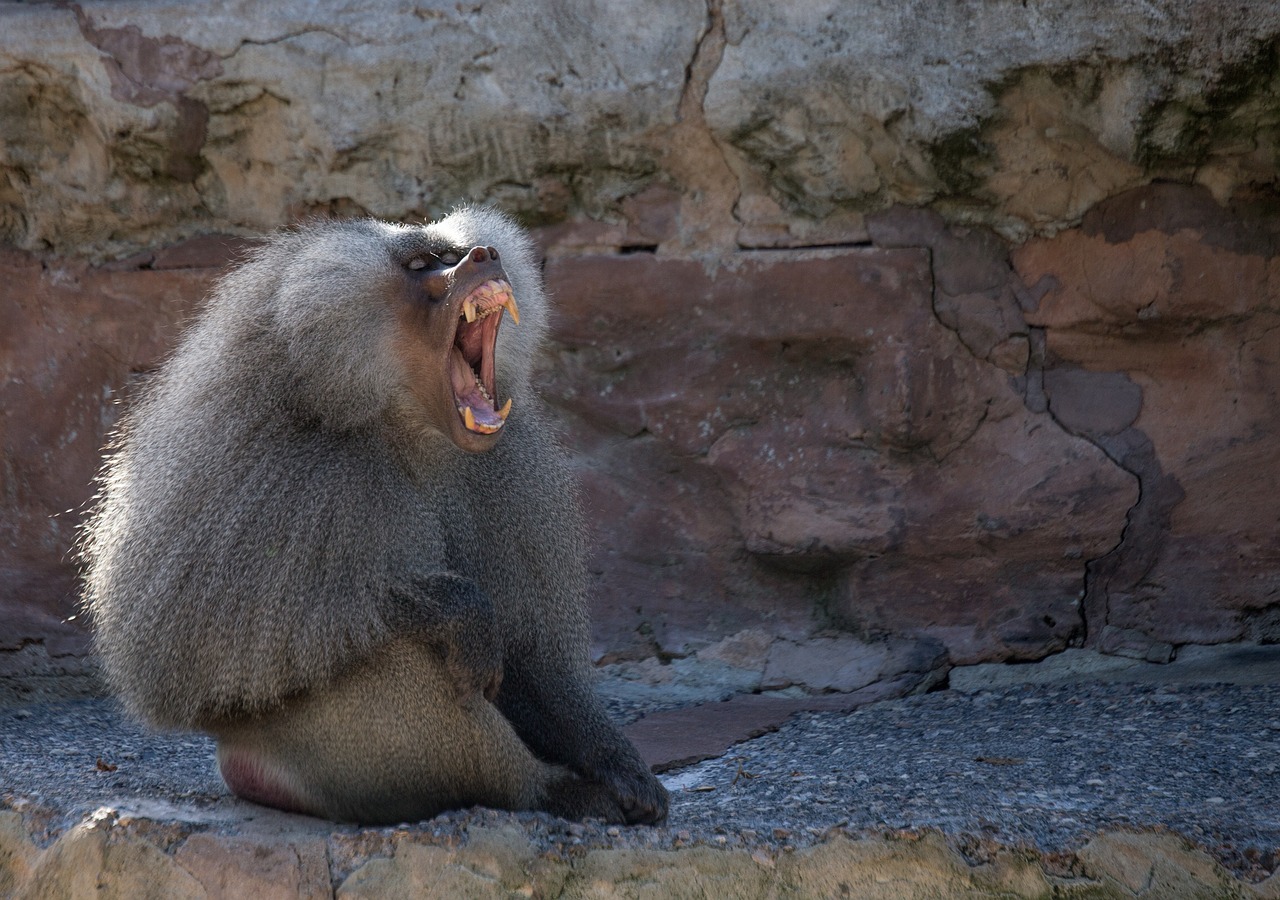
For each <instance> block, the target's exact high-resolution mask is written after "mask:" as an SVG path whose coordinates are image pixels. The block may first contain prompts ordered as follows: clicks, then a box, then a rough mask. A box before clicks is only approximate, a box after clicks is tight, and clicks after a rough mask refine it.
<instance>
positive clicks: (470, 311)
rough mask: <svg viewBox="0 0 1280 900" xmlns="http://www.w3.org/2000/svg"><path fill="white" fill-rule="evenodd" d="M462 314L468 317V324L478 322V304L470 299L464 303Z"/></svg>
mask: <svg viewBox="0 0 1280 900" xmlns="http://www.w3.org/2000/svg"><path fill="white" fill-rule="evenodd" d="M462 314H463V315H464V316H466V317H467V321H468V322H474V321H475V320H476V304H475V301H474V300H472V299H471V298H470V297H468V298H467V299H466V300H463V301H462Z"/></svg>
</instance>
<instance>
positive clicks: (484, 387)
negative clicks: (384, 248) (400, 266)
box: [397, 247, 520, 453]
mask: <svg viewBox="0 0 1280 900" xmlns="http://www.w3.org/2000/svg"><path fill="white" fill-rule="evenodd" d="M404 268H405V272H406V276H405V277H406V279H407V291H406V298H405V303H404V304H403V305H402V307H401V310H400V315H399V323H398V324H399V340H398V341H397V353H398V354H399V355H400V357H401V360H402V362H403V363H404V369H405V370H406V372H407V374H408V376H409V388H410V390H411V391H412V392H413V394H414V396H415V397H416V398H417V400H418V402H419V403H420V404H421V405H422V408H423V410H424V411H425V413H426V415H427V418H428V419H429V421H430V422H431V424H433V425H435V426H436V427H437V428H439V429H440V430H441V431H443V432H444V433H445V434H446V435H448V436H449V437H450V438H451V439H452V440H453V442H454V443H455V444H457V445H458V446H459V447H461V448H462V449H463V450H467V451H469V452H472V453H478V452H481V451H484V450H488V449H489V448H490V447H492V446H493V445H494V444H495V443H496V442H497V440H498V437H499V435H500V434H501V432H502V427H503V425H504V424H505V423H506V420H507V416H508V415H510V413H511V406H512V400H511V396H510V394H509V392H508V389H507V388H505V386H504V385H501V384H499V383H498V382H497V371H496V359H495V353H496V348H497V342H498V329H499V328H500V327H502V322H503V318H504V315H503V314H504V313H508V314H510V316H511V324H512V325H518V324H519V323H520V315H519V313H518V312H517V310H516V301H515V296H514V295H513V293H512V291H511V285H510V284H509V283H508V281H507V275H506V272H505V271H503V268H502V261H501V260H500V258H499V255H498V251H497V249H495V248H493V247H472V248H471V249H469V250H466V249H447V250H439V249H436V250H432V251H428V250H422V251H420V252H418V253H415V254H413V255H412V256H410V258H409V259H408V260H407V261H405V263H404Z"/></svg>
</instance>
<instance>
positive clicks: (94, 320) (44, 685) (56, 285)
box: [0, 251, 225, 701]
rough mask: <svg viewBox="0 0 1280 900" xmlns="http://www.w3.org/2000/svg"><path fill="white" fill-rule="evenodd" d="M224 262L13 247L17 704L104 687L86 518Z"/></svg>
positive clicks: (0, 454)
mask: <svg viewBox="0 0 1280 900" xmlns="http://www.w3.org/2000/svg"><path fill="white" fill-rule="evenodd" d="M223 259H225V255H224V257H223ZM216 271H217V270H216V269H210V268H201V269H177V268H173V269H166V270H164V271H143V270H137V269H132V270H110V269H103V268H92V267H89V266H87V265H85V264H83V263H70V262H63V263H58V264H54V265H42V264H41V263H40V262H39V261H38V260H36V259H35V258H34V257H31V256H29V255H26V254H22V253H15V252H12V251H10V252H8V253H5V254H0V285H2V287H0V290H2V291H3V292H4V297H5V302H3V303H0V373H3V380H2V381H0V459H2V460H3V465H2V466H0V621H2V622H3V623H4V624H3V626H2V627H0V657H4V658H6V659H8V660H9V661H8V662H4V663H0V681H3V682H4V687H3V688H2V689H0V694H3V695H5V696H6V698H7V699H9V700H10V701H11V700H13V699H18V698H21V697H25V696H30V695H31V694H32V693H33V692H34V693H42V694H46V695H48V694H57V693H63V694H66V693H67V692H73V693H74V692H84V691H91V690H92V689H93V687H92V675H93V670H92V668H91V667H89V666H87V665H86V663H85V661H84V659H83V656H84V654H85V653H86V651H87V649H88V643H87V640H86V638H85V634H84V631H83V629H82V627H81V626H80V624H79V620H78V618H77V612H78V609H77V603H76V599H75V561H74V558H73V556H72V553H71V547H72V542H73V540H74V536H75V529H76V526H77V524H78V523H79V521H80V516H81V514H82V513H83V511H84V508H85V505H86V501H87V500H88V499H89V497H90V495H91V493H92V485H91V482H92V480H93V477H94V475H95V474H96V473H97V471H98V468H99V466H100V463H101V456H100V451H101V448H102V446H103V445H104V444H105V443H106V439H107V435H108V433H109V432H110V430H111V429H112V427H114V423H115V420H116V416H117V414H118V411H119V406H118V405H117V404H118V401H119V400H120V398H121V397H125V396H127V395H128V393H129V391H130V389H131V388H132V387H133V386H134V385H135V384H136V382H137V381H138V380H139V379H140V378H142V377H144V376H145V373H146V372H147V371H148V370H149V369H151V368H153V367H154V366H155V365H156V364H157V363H158V361H159V360H160V359H161V358H162V357H163V355H164V354H165V353H166V352H167V351H168V350H169V349H170V348H171V347H172V345H173V343H174V341H175V340H176V337H177V335H178V333H179V330H180V328H181V323H182V321H183V319H184V318H185V317H186V316H187V315H188V314H189V313H190V311H191V310H192V309H193V308H194V306H195V304H196V302H197V301H198V300H199V299H200V297H201V296H202V294H203V293H204V291H205V290H206V288H207V286H208V285H209V283H210V281H211V280H212V278H213V276H214V274H215V273H216ZM33 642H35V643H38V644H40V645H41V648H40V649H35V648H32V649H27V648H28V647H29V646H30V645H31V644H32V643H33ZM11 653H17V654H19V655H21V656H23V657H24V661H23V662H22V664H21V665H19V664H18V661H17V660H16V658H15V657H12V656H10V654H11ZM62 675H65V676H68V677H66V678H65V680H63V681H61V683H60V684H59V685H57V686H55V685H54V684H53V683H52V682H53V680H54V679H55V678H57V677H58V676H62ZM27 676H29V677H27Z"/></svg>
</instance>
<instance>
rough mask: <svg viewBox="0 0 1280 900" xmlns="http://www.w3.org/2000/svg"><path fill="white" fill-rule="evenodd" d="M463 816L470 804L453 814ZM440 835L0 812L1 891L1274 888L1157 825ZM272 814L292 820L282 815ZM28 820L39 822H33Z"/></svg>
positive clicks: (1144, 893)
mask: <svg viewBox="0 0 1280 900" xmlns="http://www.w3.org/2000/svg"><path fill="white" fill-rule="evenodd" d="M463 815H471V814H463ZM474 816H475V818H477V819H481V820H484V819H490V820H495V821H493V822H491V823H488V824H480V823H478V822H472V823H466V824H464V825H463V827H462V828H461V833H460V834H458V833H454V832H449V833H446V834H444V835H442V834H441V832H440V830H439V829H436V830H435V831H433V830H432V828H431V823H427V824H425V825H422V826H418V827H413V828H394V829H376V830H374V829H366V830H335V831H333V832H330V833H328V834H325V833H323V832H317V831H316V830H315V829H314V828H310V827H301V826H294V827H290V826H288V825H287V824H284V825H281V824H279V823H277V826H276V828H274V829H272V830H270V831H267V832H264V833H258V834H245V833H235V832H229V831H228V830H227V829H225V828H220V827H209V826H199V825H192V824H191V823H184V822H178V821H172V820H169V821H166V820H159V819H148V818H141V817H136V816H128V815H121V814H119V813H118V812H116V811H113V810H108V809H101V810H99V811H97V812H95V813H94V814H92V815H91V816H89V817H87V818H85V819H84V820H83V821H81V822H79V823H78V824H76V825H75V826H74V827H72V828H70V829H68V830H66V831H65V832H63V833H62V834H61V835H60V836H58V837H57V838H56V839H54V840H53V841H52V842H50V843H48V844H47V845H45V846H41V845H40V844H39V843H38V842H37V841H36V840H34V839H33V838H32V836H31V829H32V826H33V823H34V822H38V821H39V814H38V812H37V811H34V810H31V809H27V810H25V814H24V812H19V811H17V810H15V809H12V808H9V809H4V810H2V811H0V891H2V892H4V893H5V894H6V896H12V897H15V898H24V900H25V898H40V897H62V898H79V897H89V896H94V897H99V896H112V897H159V896H163V897H191V898H212V897H259V898H275V897H281V898H287V897H330V896H334V897H349V898H356V897H379V898H387V897H451V898H456V897H564V898H569V897H685V896H708V895H709V896H717V897H776V896H798V897H831V896H856V897H865V898H872V897H876V898H878V897H885V898H889V897H920V896H929V897H940V898H945V897H976V896H1001V897H1045V896H1053V897H1090V898H1106V897H1117V898H1119V897H1250V896H1252V897H1280V876H1277V875H1273V876H1272V877H1271V878H1270V879H1268V880H1267V881H1265V882H1262V883H1260V884H1254V885H1250V884H1247V883H1246V882H1243V881H1241V880H1238V879H1236V878H1234V877H1233V876H1232V875H1231V874H1230V873H1228V872H1227V871H1226V870H1224V869H1223V868H1222V867H1221V866H1219V865H1218V864H1217V863H1216V862H1214V860H1213V859H1212V858H1211V857H1210V856H1209V855H1208V854H1207V853H1205V852H1204V851H1203V850H1202V849H1199V848H1197V847H1196V846H1194V845H1193V844H1191V843H1189V842H1188V841H1186V840H1185V839H1183V838H1181V837H1178V836H1177V835H1173V834H1169V833H1164V832H1160V831H1106V832H1102V833H1100V834H1097V835H1095V836H1093V837H1092V838H1091V839H1089V840H1088V842H1087V843H1085V844H1084V845H1083V846H1082V847H1080V848H1078V849H1076V850H1070V851H1064V852H1059V853H1040V852H1037V851H1035V850H1029V849H1027V848H1024V847H1010V846H1005V845H1001V844H998V843H994V842H990V841H982V840H978V839H974V838H967V837H962V838H959V839H948V838H946V837H944V836H943V835H942V834H941V833H939V832H937V831H932V830H924V831H919V832H910V831H897V832H882V833H874V834H846V833H844V832H841V831H836V832H834V833H831V834H829V835H827V836H826V837H825V838H824V839H823V840H822V841H821V842H819V843H817V844H815V845H814V846H812V847H808V848H804V849H795V848H792V847H789V846H784V847H782V848H779V847H777V846H776V845H771V844H770V843H768V842H766V841H763V840H762V841H760V842H759V843H758V844H757V845H755V846H752V845H750V844H748V845H743V846H734V847H717V846H706V845H700V844H691V845H686V844H684V842H682V841H681V839H680V837H679V836H678V835H677V836H676V838H675V841H674V843H673V844H672V846H671V847H670V848H669V849H651V848H650V846H646V845H652V844H654V843H656V841H654V840H652V838H653V837H654V835H655V832H656V831H657V830H656V829H625V833H624V830H622V829H609V830H608V832H605V833H604V835H603V838H604V840H600V839H599V838H600V837H601V836H600V835H597V839H596V840H586V839H584V837H583V836H582V835H583V833H584V832H585V829H584V828H583V827H582V826H572V825H568V824H567V823H561V824H562V825H563V826H564V827H563V828H562V829H561V832H560V834H559V835H555V836H553V838H552V839H551V840H546V839H545V838H544V839H541V840H540V839H538V838H534V837H530V835H529V834H527V833H526V832H525V831H524V830H522V829H521V828H520V826H519V823H515V822H510V821H509V822H506V823H502V822H500V821H497V820H501V819H514V818H515V817H512V816H500V815H499V814H496V813H485V812H477V813H475V814H474ZM277 818H279V819H286V818H291V817H284V816H280V817H277ZM37 830H38V826H37Z"/></svg>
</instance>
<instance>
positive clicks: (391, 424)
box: [82, 208, 667, 823]
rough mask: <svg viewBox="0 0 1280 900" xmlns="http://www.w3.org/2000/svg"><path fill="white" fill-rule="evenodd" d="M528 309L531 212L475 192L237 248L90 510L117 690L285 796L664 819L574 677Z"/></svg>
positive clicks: (566, 572)
mask: <svg viewBox="0 0 1280 900" xmlns="http://www.w3.org/2000/svg"><path fill="white" fill-rule="evenodd" d="M517 304H518V305H517ZM547 315H548V312H547V300H546V297H545V296H544V294H543V291H542V287H541V285H540V276H539V274H538V269H537V265H536V262H535V259H534V256H533V252H532V248H531V245H530V242H529V239H528V237H527V236H526V235H525V234H524V232H523V231H522V230H521V229H519V228H518V227H517V226H516V225H514V224H513V223H512V222H511V221H509V220H508V219H506V218H505V217H503V216H502V215H500V214H498V213H496V212H493V211H490V210H483V209H476V208H465V209H461V210H458V211H456V212H454V213H453V214H451V215H449V216H448V217H446V218H444V219H442V220H441V221H439V222H436V223H434V224H430V225H425V226H407V225H395V224H388V223H384V222H378V221H373V220H364V221H354V222H336V223H315V224H308V225H304V226H300V227H297V228H295V229H293V230H289V231H286V232H283V233H280V234H277V235H276V236H274V237H273V238H271V239H270V240H269V241H267V242H266V243H265V245H263V246H262V247H261V248H260V249H257V250H256V251H254V252H253V253H252V254H251V255H250V256H249V257H248V258H247V259H246V260H245V261H244V262H243V264H242V265H240V266H239V267H238V268H236V269H235V270H234V271H233V272H232V273H231V274H229V275H227V276H226V277H225V278H224V279H223V280H222V281H221V282H220V283H219V285H218V286H217V287H216V289H215V290H214V291H213V293H212V295H211V297H210V299H209V300H208V302H207V305H206V307H205V308H204V309H203V311H202V312H201V313H200V315H199V316H198V317H197V319H196V320H195V322H194V323H193V325H192V327H191V328H190V329H189V331H188V332H187V334H186V335H185V337H184V339H183V340H182V341H181V343H180V345H179V347H178V349H177V350H176V351H175V353H174V354H173V356H172V357H171V358H170V359H168V360H167V362H166V363H165V364H164V365H163V366H162V367H161V369H160V370H159V371H158V372H157V373H156V374H155V375H153V376H152V378H151V380H150V381H149V382H148V384H147V385H146V386H145V387H144V388H143V389H142V391H141V396H140V398H139V400H138V401H137V403H136V404H135V405H134V407H133V408H132V410H131V411H130V412H128V413H126V415H125V417H124V418H123V420H122V425H121V427H120V429H119V432H118V434H117V436H116V440H115V447H114V453H113V454H110V455H109V456H108V460H107V462H106V463H105V465H104V468H103V472H102V475H101V477H100V490H99V495H98V497H97V498H96V506H95V510H94V511H93V512H92V514H91V516H90V518H89V520H88V522H87V525H86V528H85V533H84V535H83V538H82V553H83V558H84V562H85V608H86V610H87V611H88V612H89V613H90V616H91V619H92V622H93V624H94V631H95V639H96V642H97V646H98V648H99V652H100V654H101V658H102V660H103V665H104V670H105V673H106V675H107V678H108V680H109V682H110V683H111V684H112V685H113V686H114V687H115V689H116V690H117V692H118V694H119V695H120V696H121V697H122V698H123V701H124V703H125V705H126V707H127V708H128V709H129V710H130V711H131V712H132V713H133V714H135V715H137V716H139V717H141V718H142V719H144V720H145V721H147V722H148V723H150V724H151V725H153V726H155V727H158V728H164V729H181V730H198V731H204V732H207V733H209V734H211V735H212V736H213V737H214V738H215V739H216V741H217V746H218V750H217V757H218V764H219V767H220V770H221V772H222V775H223V778H224V780H225V781H226V782H227V785H228V786H229V787H230V788H231V790H232V791H233V792H235V793H236V794H238V795H239V796H241V797H243V798H246V799H248V800H253V801H256V802H259V803H262V804H266V805H270V806H275V807H279V808H282V809H286V810H291V811H297V812H304V813H309V814H312V815H316V816H321V817H325V818H330V819H335V820H340V821H354V822H361V823H394V822H403V821H414V820H419V819H423V818H429V817H431V816H433V815H435V814H436V813H438V812H440V811H442V810H446V809H452V808H458V807H464V806H470V805H473V804H479V805H486V806H493V807H499V808H506V809H518V810H522V809H542V810H547V811H550V812H553V813H555V814H558V815H561V816H564V817H567V818H585V817H599V818H603V819H606V820H609V821H613V822H626V823H657V822H661V821H662V820H663V819H664V818H665V816H666V812H667V793H666V791H665V790H664V789H663V787H662V785H661V784H660V783H659V782H658V781H657V779H655V778H654V777H653V775H652V774H650V772H649V770H648V769H647V768H646V766H645V765H644V763H643V762H642V761H641V759H640V756H639V754H638V753H637V752H636V750H635V748H634V747H633V746H632V745H631V743H630V742H629V741H628V740H627V739H626V738H625V737H624V736H623V735H622V733H621V732H620V731H619V730H618V729H617V728H616V727H615V726H614V725H613V724H612V723H611V722H610V721H609V719H608V718H607V715H606V713H605V710H604V707H603V705H602V704H601V702H600V700H599V699H598V697H597V696H596V694H595V691H594V689H593V685H592V681H591V669H590V662H589V658H588V646H587V641H588V631H587V618H586V606H585V595H586V571H585V564H584V543H585V541H584V528H583V525H582V522H581V519H580V514H579V512H578V509H577V501H576V494H575V484H574V481H573V478H572V477H571V474H570V471H569V469H568V466H567V463H566V461H565V459H564V457H563V454H562V451H561V450H560V449H559V447H558V444H557V441H556V439H555V437H554V435H553V433H552V430H551V429H550V428H549V425H548V421H547V416H546V414H545V413H544V409H543V404H542V401H541V400H540V398H539V396H538V393H537V391H536V389H535V387H534V385H533V384H531V383H530V371H531V368H532V364H533V360H534V355H535V353H536V351H537V348H538V346H539V342H540V340H541V339H542V336H543V334H544V331H545V328H546V321H547ZM508 319H509V320H510V321H509V322H508V321H507V320H508Z"/></svg>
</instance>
